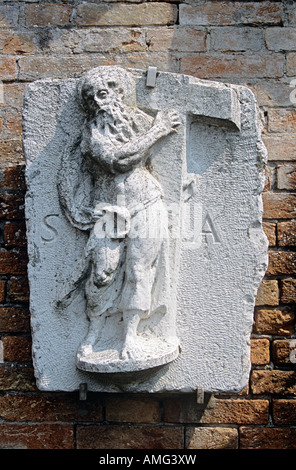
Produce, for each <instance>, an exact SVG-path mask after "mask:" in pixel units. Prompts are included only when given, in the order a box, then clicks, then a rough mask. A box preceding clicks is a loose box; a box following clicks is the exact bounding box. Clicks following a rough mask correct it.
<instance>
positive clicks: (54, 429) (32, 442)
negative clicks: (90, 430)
mask: <svg viewBox="0 0 296 470" xmlns="http://www.w3.org/2000/svg"><path fill="white" fill-rule="evenodd" d="M0 448H1V449H73V448H74V429H73V426H71V425H64V424H1V425H0Z"/></svg>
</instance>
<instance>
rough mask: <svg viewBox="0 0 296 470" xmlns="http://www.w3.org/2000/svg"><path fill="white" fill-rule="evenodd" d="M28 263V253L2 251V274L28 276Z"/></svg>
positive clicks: (0, 262)
mask: <svg viewBox="0 0 296 470" xmlns="http://www.w3.org/2000/svg"><path fill="white" fill-rule="evenodd" d="M27 262H28V257H27V253H26V251H13V250H12V251H3V250H0V274H15V275H18V274H26V273H27Z"/></svg>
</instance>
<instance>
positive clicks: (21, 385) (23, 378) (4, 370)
mask: <svg viewBox="0 0 296 470" xmlns="http://www.w3.org/2000/svg"><path fill="white" fill-rule="evenodd" d="M0 390H14V391H19V392H36V391H37V387H36V383H35V378H34V370H33V368H32V367H27V366H23V365H22V366H15V365H13V366H11V365H5V366H3V365H2V366H1V367H0Z"/></svg>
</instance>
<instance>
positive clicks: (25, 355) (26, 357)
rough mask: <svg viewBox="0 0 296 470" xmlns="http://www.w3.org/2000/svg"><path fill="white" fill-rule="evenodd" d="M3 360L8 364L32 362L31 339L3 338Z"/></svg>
mask: <svg viewBox="0 0 296 470" xmlns="http://www.w3.org/2000/svg"><path fill="white" fill-rule="evenodd" d="M2 344H3V358H4V361H6V362H30V361H31V360H32V351H31V344H32V342H31V338H27V337H19V336H4V337H2Z"/></svg>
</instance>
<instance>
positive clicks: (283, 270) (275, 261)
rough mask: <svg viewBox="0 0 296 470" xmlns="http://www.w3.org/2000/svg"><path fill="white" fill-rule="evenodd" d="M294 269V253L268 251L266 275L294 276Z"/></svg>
mask: <svg viewBox="0 0 296 470" xmlns="http://www.w3.org/2000/svg"><path fill="white" fill-rule="evenodd" d="M295 267H296V253H295V252H293V251H270V252H269V262H268V268H267V271H266V275H272V276H278V275H281V274H294V273H295Z"/></svg>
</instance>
